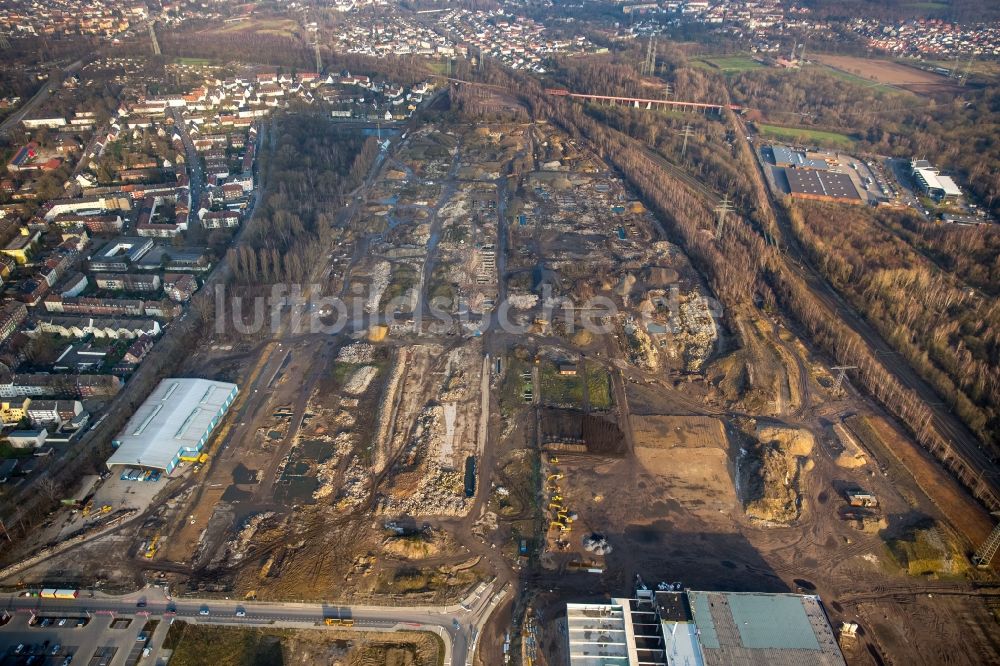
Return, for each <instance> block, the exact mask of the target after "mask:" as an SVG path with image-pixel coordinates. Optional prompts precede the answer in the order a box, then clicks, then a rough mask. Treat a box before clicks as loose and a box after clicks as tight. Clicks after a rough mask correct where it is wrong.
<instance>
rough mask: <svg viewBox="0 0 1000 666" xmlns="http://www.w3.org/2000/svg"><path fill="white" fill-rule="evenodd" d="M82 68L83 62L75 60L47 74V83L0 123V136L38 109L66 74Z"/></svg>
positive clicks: (59, 84) (61, 82)
mask: <svg viewBox="0 0 1000 666" xmlns="http://www.w3.org/2000/svg"><path fill="white" fill-rule="evenodd" d="M82 66H83V60H77V61H76V62H74V63H72V64H71V65H69V66H68V67H65V68H62V69H55V70H53V71H52V72H50V73H49V78H48V80H47V81H45V82H44V83H42V87H41V88H39V89H38V92H36V93H35V94H34V96H33V97H32V98H31V99H29V100H28V101H27V102H25V103H24V104H22V105H21V108H19V109H18V110H17V111H15V112H14V113H12V114H11V115H10V116H9V117H8V118H7V119H6V120H4V121H3V123H0V134H6V133H7V132H9V131H10V130H12V129H14V127H16V126H17V125H18V123H20V122H21V120H23V119H24V117H25V116H26V115H28V113H30V112H31V111H32V109H35V108H37V107H38V105H39V104H41V103H42V102H44V101H45V100H47V99H48V98H49V95H50V94H51V93H49V90H55V89H57V88H59V87H61V86H62V84H63V81H64V80H65V78H66V77H65V75H66V74H72V73H73V72H75V71H76V70H78V69H80V67H82Z"/></svg>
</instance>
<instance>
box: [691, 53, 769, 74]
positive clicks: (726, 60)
mask: <svg viewBox="0 0 1000 666" xmlns="http://www.w3.org/2000/svg"><path fill="white" fill-rule="evenodd" d="M699 60H700V61H701V62H703V63H705V64H707V65H708V66H710V67H714V68H715V69H718V70H720V71H722V72H724V73H727V74H728V73H739V72H746V71H749V70H751V69H760V68H762V67H763V66H764V65H762V64H761V63H759V62H757V61H756V60H754V59H753V58H751V57H750V56H745V55H731V56H717V57H714V58H699Z"/></svg>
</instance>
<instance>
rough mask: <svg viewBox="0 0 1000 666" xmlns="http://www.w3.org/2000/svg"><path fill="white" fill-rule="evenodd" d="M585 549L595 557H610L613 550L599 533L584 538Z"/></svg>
mask: <svg viewBox="0 0 1000 666" xmlns="http://www.w3.org/2000/svg"><path fill="white" fill-rule="evenodd" d="M583 548H584V550H586V551H588V552H590V553H593V554H595V555H608V554H610V553H611V551H612V550H613V549H612V548H611V544H609V543H608V540H607V539H606V538H605V537H604V535H602V534H598V533H597V532H594V533H593V534H588V535H587V536H585V537H583Z"/></svg>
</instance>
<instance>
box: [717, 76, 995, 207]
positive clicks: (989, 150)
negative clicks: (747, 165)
mask: <svg viewBox="0 0 1000 666" xmlns="http://www.w3.org/2000/svg"><path fill="white" fill-rule="evenodd" d="M732 89H733V99H734V101H736V102H738V103H740V104H744V105H746V106H748V107H750V108H751V109H753V110H754V111H753V112H752V117H754V118H756V119H760V118H766V119H767V120H768V121H769V122H774V123H777V124H782V123H787V124H789V125H794V126H807V127H809V126H811V127H815V128H817V129H828V130H833V131H840V132H844V133H846V134H849V135H852V136H854V137H855V138H857V139H858V141H859V147H860V148H861V149H862V150H863V151H867V152H872V153H878V154H882V155H890V156H895V157H902V158H907V159H910V158H914V157H920V158H926V159H929V160H931V161H932V162H934V163H935V165H936V166H937V167H938V168H940V169H942V170H944V171H946V172H947V171H950V170H954V171H957V172H959V173H960V174H961V176H962V178H963V179H964V180H966V181H967V182H968V183H969V185H970V186H971V188H972V191H973V193H974V194H975V195H976V196H977V197H979V198H980V199H981V200H982V201H983V203H985V204H986V206H987V207H989V208H990V209H991V210H992V212H993V213H994V214H998V215H1000V140H998V139H997V137H1000V88H998V87H997V86H988V87H985V88H982V89H979V90H976V89H973V88H968V89H967V92H965V93H964V94H963V95H961V96H958V95H954V94H952V93H949V94H948V95H944V96H942V97H940V98H935V97H934V96H921V97H918V96H915V95H910V94H909V93H905V92H899V91H893V90H887V89H885V88H883V87H876V86H864V85H859V84H858V83H856V82H853V81H848V80H844V79H842V78H840V77H838V76H835V75H833V74H831V73H829V72H827V71H825V70H823V69H818V68H812V67H809V68H806V69H804V70H802V71H798V72H795V71H778V70H773V69H760V70H754V71H749V72H744V73H742V74H739V75H737V76H735V77H734V78H733V80H732ZM949 95H950V99H949V98H948V96H949Z"/></svg>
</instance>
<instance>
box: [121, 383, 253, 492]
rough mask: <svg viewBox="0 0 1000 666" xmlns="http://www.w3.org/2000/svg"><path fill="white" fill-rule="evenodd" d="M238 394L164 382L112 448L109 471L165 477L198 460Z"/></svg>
mask: <svg viewBox="0 0 1000 666" xmlns="http://www.w3.org/2000/svg"><path fill="white" fill-rule="evenodd" d="M237 392H238V389H237V387H236V384H229V383H227V382H217V381H212V380H209V379H181V378H168V379H164V380H163V381H161V382H160V383H159V385H158V386H157V387H156V389H154V390H153V392H152V393H151V394H150V396H149V397H148V398H146V401H145V402H143V403H142V405H141V406H140V407H139V409H137V410H136V412H135V414H133V415H132V418H131V419H129V422H128V424H127V425H126V426H125V429H124V430H122V431H121V432H120V433H119V434H118V437H116V438H115V439H114V441H113V442H112V444H113V445H114V446H115V452H114V454H112V456H111V457H110V458H108V462H107V465H108V467H109V468H111V467H114V466H115V465H119V466H128V467H142V468H150V469H159V470H163V471H165V472H166V473H167V474H169V473H170V472H172V471H173V469H174V468H175V467H176V466H177V463H179V462H180V461H181V460H194V459H197V457H198V455H199V454H200V452H201V450H202V448H203V447H204V446H205V444H206V443H207V442H208V439H209V437H210V436H211V434H212V431H213V430H214V429H215V427H216V426H217V425H219V423H220V422H221V421H222V417H223V416H224V415H225V414H226V412H227V411H228V410H229V406H230V405H232V403H233V400H234V399H235V398H236V394H237Z"/></svg>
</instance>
